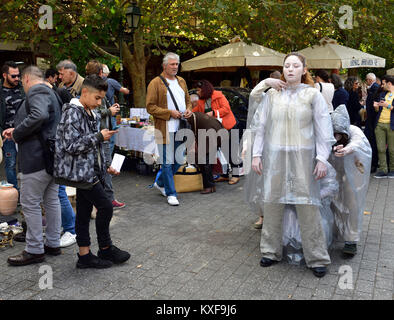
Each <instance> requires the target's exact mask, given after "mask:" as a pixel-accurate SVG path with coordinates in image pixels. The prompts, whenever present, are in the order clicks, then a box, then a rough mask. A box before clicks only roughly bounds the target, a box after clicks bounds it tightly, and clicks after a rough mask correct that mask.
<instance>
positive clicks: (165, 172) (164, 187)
mask: <svg viewBox="0 0 394 320" xmlns="http://www.w3.org/2000/svg"><path fill="white" fill-rule="evenodd" d="M174 136H175V135H174V134H173V133H172V132H171V133H170V141H169V142H170V143H169V144H162V145H159V148H158V150H159V156H160V163H161V170H160V174H158V177H156V182H155V187H156V188H157V187H158V189H159V190H160V191H161V193H162V195H163V196H172V197H175V198H176V197H177V193H176V190H175V183H174V174H175V173H176V172H177V171H178V169H179V167H180V166H181V165H182V163H183V157H184V151H185V148H184V145H183V146H181V144H182V143H183V141H175V140H174ZM180 146H181V147H180ZM172 203H174V204H171V203H170V202H169V204H171V205H176V201H175V200H174V201H173V202H172ZM178 204H179V203H178Z"/></svg>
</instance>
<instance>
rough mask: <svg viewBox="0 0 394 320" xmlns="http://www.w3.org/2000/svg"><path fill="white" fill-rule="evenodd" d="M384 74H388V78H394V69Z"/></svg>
mask: <svg viewBox="0 0 394 320" xmlns="http://www.w3.org/2000/svg"><path fill="white" fill-rule="evenodd" d="M386 74H388V75H389V76H394V68H391V69H388V70H387V71H386Z"/></svg>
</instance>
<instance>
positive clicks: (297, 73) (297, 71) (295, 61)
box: [283, 56, 306, 84]
mask: <svg viewBox="0 0 394 320" xmlns="http://www.w3.org/2000/svg"><path fill="white" fill-rule="evenodd" d="M305 73H306V68H304V66H303V65H302V61H301V60H300V58H298V57H297V56H289V57H287V59H286V61H285V64H284V66H283V75H284V77H285V79H286V81H287V82H288V83H289V84H298V83H301V77H302V75H303V74H305Z"/></svg>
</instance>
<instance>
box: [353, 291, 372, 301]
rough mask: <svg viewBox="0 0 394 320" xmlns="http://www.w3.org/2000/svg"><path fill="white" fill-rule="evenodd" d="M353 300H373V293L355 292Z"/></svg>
mask: <svg viewBox="0 0 394 320" xmlns="http://www.w3.org/2000/svg"><path fill="white" fill-rule="evenodd" d="M353 300H372V293H367V292H363V291H355V292H354V296H353Z"/></svg>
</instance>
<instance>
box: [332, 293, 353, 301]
mask: <svg viewBox="0 0 394 320" xmlns="http://www.w3.org/2000/svg"><path fill="white" fill-rule="evenodd" d="M332 300H352V297H351V296H343V295H340V294H334V295H333V296H332Z"/></svg>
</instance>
